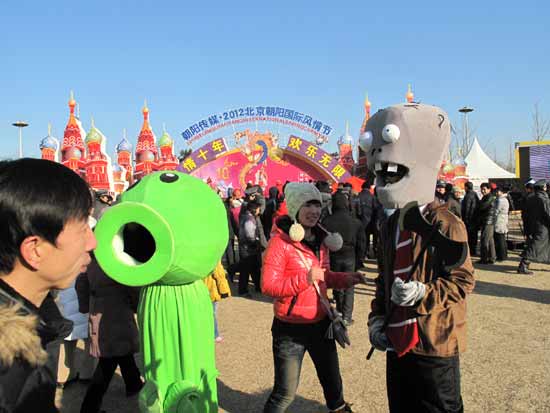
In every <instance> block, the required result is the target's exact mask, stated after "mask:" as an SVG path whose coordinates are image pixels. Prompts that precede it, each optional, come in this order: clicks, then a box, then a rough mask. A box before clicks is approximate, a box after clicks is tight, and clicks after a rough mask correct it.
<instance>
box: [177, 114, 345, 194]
mask: <svg viewBox="0 0 550 413" xmlns="http://www.w3.org/2000/svg"><path fill="white" fill-rule="evenodd" d="M331 132H332V128H331V127H330V126H329V125H327V124H326V123H324V122H321V121H319V120H317V119H315V118H313V117H312V116H310V115H308V114H305V113H303V112H299V111H296V110H292V109H286V108H281V107H274V106H255V107H252V106H247V107H243V108H237V109H232V110H230V111H226V112H222V113H219V114H213V115H210V116H208V117H206V118H204V119H202V120H200V121H199V122H197V123H194V124H193V125H191V126H190V127H188V128H187V129H185V130H184V131H183V132H182V134H181V135H182V137H183V139H184V140H185V141H186V142H187V144H188V145H189V146H190V147H191V148H193V147H197V149H195V150H193V152H192V153H191V154H190V155H189V156H188V157H187V158H185V159H184V160H183V162H181V164H180V166H179V168H178V169H179V170H180V171H182V172H186V173H189V174H191V175H194V176H196V177H198V178H201V179H203V180H205V181H207V182H209V183H210V184H211V185H212V186H216V187H220V188H244V187H245V186H246V184H247V183H249V182H250V183H252V184H254V185H256V184H257V185H261V186H262V188H265V189H266V190H267V188H269V187H271V186H275V185H276V184H278V183H284V182H286V181H291V182H308V181H309V180H314V181H316V180H326V181H329V182H330V183H334V182H345V181H347V180H348V179H349V178H350V177H351V175H350V174H349V173H348V171H347V170H346V169H345V168H344V167H343V166H342V165H340V164H339V163H338V160H337V159H336V158H334V157H332V156H331V155H330V154H329V153H328V152H326V151H324V150H323V149H322V148H321V145H322V144H324V143H326V142H328V140H329V136H330V134H331ZM306 138H309V139H306ZM283 141H284V142H283Z"/></svg>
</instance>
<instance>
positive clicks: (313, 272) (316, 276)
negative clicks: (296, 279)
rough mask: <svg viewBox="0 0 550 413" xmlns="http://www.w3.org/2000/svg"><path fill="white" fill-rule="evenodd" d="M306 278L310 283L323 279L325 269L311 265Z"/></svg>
mask: <svg viewBox="0 0 550 413" xmlns="http://www.w3.org/2000/svg"><path fill="white" fill-rule="evenodd" d="M307 280H308V282H309V283H310V284H313V283H314V282H315V281H325V270H324V269H323V268H320V267H311V269H310V270H309V272H308V274H307Z"/></svg>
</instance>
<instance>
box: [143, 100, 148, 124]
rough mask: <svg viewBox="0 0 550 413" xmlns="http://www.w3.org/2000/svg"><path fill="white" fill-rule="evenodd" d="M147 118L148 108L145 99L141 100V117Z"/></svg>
mask: <svg viewBox="0 0 550 413" xmlns="http://www.w3.org/2000/svg"><path fill="white" fill-rule="evenodd" d="M148 118H149V108H148V107H147V99H145V100H144V101H143V119H144V120H148Z"/></svg>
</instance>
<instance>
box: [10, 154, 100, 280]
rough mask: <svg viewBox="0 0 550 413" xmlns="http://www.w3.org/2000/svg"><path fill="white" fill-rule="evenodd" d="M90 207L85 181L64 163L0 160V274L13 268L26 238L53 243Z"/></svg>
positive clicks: (27, 159)
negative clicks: (69, 222) (68, 222)
mask: <svg viewBox="0 0 550 413" xmlns="http://www.w3.org/2000/svg"><path fill="white" fill-rule="evenodd" d="M91 208H92V196H91V193H90V189H89V187H88V184H87V183H86V182H85V181H84V180H83V179H82V178H81V177H80V176H78V175H77V174H76V173H75V172H73V171H72V170H71V169H69V168H67V167H66V166H63V165H61V164H59V163H56V162H52V161H48V160H45V159H31V158H23V159H18V160H16V161H2V162H0V273H4V274H9V273H10V272H12V271H13V268H14V266H15V260H16V258H18V257H19V248H20V246H21V243H22V242H23V240H24V239H25V238H26V237H28V236H32V235H38V236H40V237H42V238H44V239H45V240H47V241H48V242H50V243H52V244H53V245H56V240H57V237H58V236H59V234H60V233H61V231H62V230H63V227H64V226H65V224H66V223H67V221H69V220H71V219H78V220H84V219H87V217H88V215H89V214H90V210H91Z"/></svg>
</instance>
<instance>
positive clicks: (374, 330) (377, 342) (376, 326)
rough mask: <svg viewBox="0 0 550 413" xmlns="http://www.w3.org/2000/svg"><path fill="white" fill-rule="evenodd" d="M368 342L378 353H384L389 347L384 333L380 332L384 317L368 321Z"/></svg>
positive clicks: (376, 317)
mask: <svg viewBox="0 0 550 413" xmlns="http://www.w3.org/2000/svg"><path fill="white" fill-rule="evenodd" d="M368 325H369V340H370V342H371V344H372V345H373V346H374V348H375V349H377V350H380V351H386V349H387V348H388V347H390V342H389V340H388V337H386V333H384V332H383V331H382V327H384V317H383V316H380V315H379V316H375V317H372V318H370V319H369V323H368Z"/></svg>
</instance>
